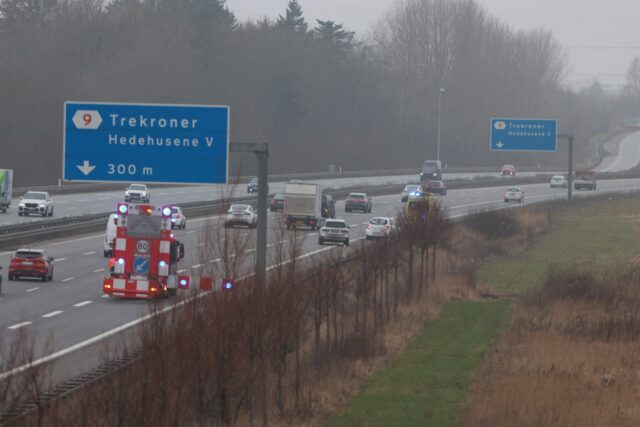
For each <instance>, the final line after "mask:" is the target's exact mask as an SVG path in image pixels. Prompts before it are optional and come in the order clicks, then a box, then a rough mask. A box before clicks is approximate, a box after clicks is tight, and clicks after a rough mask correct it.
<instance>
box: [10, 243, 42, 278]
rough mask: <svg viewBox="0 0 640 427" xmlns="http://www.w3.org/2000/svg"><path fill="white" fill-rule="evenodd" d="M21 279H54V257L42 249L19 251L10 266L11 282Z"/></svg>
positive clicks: (14, 255)
mask: <svg viewBox="0 0 640 427" xmlns="http://www.w3.org/2000/svg"><path fill="white" fill-rule="evenodd" d="M20 277H37V278H39V279H41V280H42V281H43V282H46V281H47V280H51V279H53V257H52V256H49V254H47V252H45V251H43V250H42V249H18V250H17V251H16V253H15V254H13V258H11V263H10V264H9V280H16V279H18V278H20Z"/></svg>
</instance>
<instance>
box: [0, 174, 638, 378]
mask: <svg viewBox="0 0 640 427" xmlns="http://www.w3.org/2000/svg"><path fill="white" fill-rule="evenodd" d="M639 186H640V179H626V180H609V181H603V182H602V183H601V184H600V185H599V187H598V188H599V190H598V191H597V192H578V193H577V196H578V197H580V196H589V195H593V194H602V193H603V192H608V191H612V192H616V191H633V190H635V189H637V188H638V187H639ZM522 188H523V189H524V190H525V193H526V195H525V199H526V203H529V202H532V201H543V200H548V199H550V198H562V197H565V193H564V192H563V191H562V190H559V189H554V190H551V189H550V188H549V186H548V184H531V185H524V186H522ZM503 191H504V187H490V188H476V189H461V190H451V191H450V192H449V193H448V194H447V196H444V197H439V199H440V200H441V201H442V202H443V204H444V206H445V207H446V208H447V209H448V211H449V215H450V216H451V217H461V216H464V215H465V214H467V213H468V212H470V211H474V210H477V209H484V208H486V209H495V208H503V207H505V206H508V207H516V206H519V204H509V205H506V204H505V203H504V202H503V199H502V196H503ZM526 203H525V204H526ZM402 206H403V205H402V203H401V202H400V195H399V194H397V195H391V196H381V197H375V198H374V200H373V212H372V213H371V214H361V213H347V214H345V213H344V204H343V203H342V202H339V203H338V204H337V207H336V209H337V216H338V217H343V218H345V219H346V220H347V222H348V223H349V224H350V225H351V226H352V229H351V239H352V241H354V242H355V241H357V240H358V239H362V237H363V235H364V234H363V232H364V224H366V222H367V221H368V219H369V218H370V217H372V216H385V215H395V214H396V213H397V212H398V211H399V210H401V209H402ZM273 216H274V214H270V217H273ZM205 223H206V219H204V218H202V219H198V220H191V221H189V223H188V227H187V229H186V230H176V232H175V233H176V235H177V237H178V239H179V240H181V241H182V242H184V243H185V249H186V254H187V257H186V258H185V260H183V262H182V263H181V267H180V268H181V269H183V270H185V273H188V274H191V275H193V276H196V275H198V273H199V269H201V268H202V267H203V266H202V263H203V261H204V262H209V263H212V264H214V263H216V262H220V261H216V259H205V260H202V259H201V258H200V257H199V255H198V252H199V249H200V248H201V247H200V246H199V244H200V242H199V236H200V234H201V232H202V231H203V227H204V225H205ZM244 232H246V233H249V234H250V235H253V234H254V233H255V230H246V231H243V232H242V233H244ZM301 234H303V235H306V236H307V237H306V239H304V241H303V245H302V253H303V254H309V253H316V252H318V251H328V250H332V249H331V248H332V246H319V245H318V244H317V232H311V231H308V232H303V233H301ZM102 239H103V234H94V235H89V236H83V237H77V238H73V239H67V240H58V241H51V242H44V243H43V244H42V245H41V246H40V247H41V248H44V249H46V250H47V251H48V252H49V253H50V254H51V255H52V256H54V257H55V258H56V261H55V272H54V280H53V281H52V282H46V283H42V282H38V281H27V280H21V281H17V282H9V281H6V280H5V282H4V284H3V293H2V295H1V299H0V334H1V335H2V337H3V339H4V340H5V341H4V342H5V344H11V342H12V341H13V339H14V338H15V337H16V335H17V333H18V332H19V331H27V332H29V333H32V334H34V335H35V345H36V355H37V356H41V355H44V354H51V353H54V352H58V351H61V350H64V349H66V348H70V347H72V346H76V345H78V344H79V343H82V342H85V341H87V340H90V339H92V338H94V337H96V336H101V334H104V333H105V332H107V331H110V330H113V329H115V328H118V327H121V326H122V325H125V324H127V323H129V322H132V321H135V320H136V319H139V318H141V317H143V316H145V315H147V314H148V309H149V302H147V301H138V300H131V301H130V300H120V299H112V298H104V297H103V295H102V277H103V275H104V273H105V268H106V262H105V258H103V257H102ZM268 242H269V243H273V234H272V233H270V236H269V240H268ZM252 249H253V248H252V247H249V249H248V251H249V253H248V254H247V261H246V263H245V266H244V267H245V271H249V270H250V269H251V263H252V262H253V258H252V256H253V254H252V253H251V251H252ZM270 249H271V252H270V253H271V255H270V256H271V257H272V252H273V247H271V248H270ZM336 250H337V249H336ZM10 256H11V253H7V252H5V253H1V254H0V265H3V266H7V265H8V262H9V260H10ZM5 271H6V270H5ZM5 275H6V274H5ZM218 279H220V278H218ZM170 303H171V300H169V301H168V302H167V301H159V304H161V305H163V306H164V305H166V304H170ZM49 338H51V339H52V345H51V347H46V342H47V340H48V339H49ZM45 348H46V352H45ZM100 353H101V346H95V347H92V349H91V351H90V352H89V354H83V357H82V360H81V362H80V363H79V364H78V361H77V360H74V361H73V362H72V363H69V364H66V362H65V360H66V359H62V360H60V361H58V362H57V363H56V369H57V370H59V371H60V372H61V373H65V372H66V373H69V374H77V373H78V369H81V368H84V369H86V368H90V367H93V366H94V365H95V364H97V363H98V362H99V361H100ZM69 360H72V359H69Z"/></svg>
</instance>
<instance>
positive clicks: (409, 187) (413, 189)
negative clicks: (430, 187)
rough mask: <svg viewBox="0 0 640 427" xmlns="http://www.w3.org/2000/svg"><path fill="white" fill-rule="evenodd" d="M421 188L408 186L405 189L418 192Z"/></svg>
mask: <svg viewBox="0 0 640 427" xmlns="http://www.w3.org/2000/svg"><path fill="white" fill-rule="evenodd" d="M419 188H420V186H419V185H407V186H406V187H404V189H405V190H406V191H416V190H418V189H419Z"/></svg>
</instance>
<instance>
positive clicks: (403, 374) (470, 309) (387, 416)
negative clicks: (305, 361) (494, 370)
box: [329, 301, 511, 427]
mask: <svg viewBox="0 0 640 427" xmlns="http://www.w3.org/2000/svg"><path fill="white" fill-rule="evenodd" d="M510 308H511V302H510V301H492V302H461V303H453V304H448V305H446V306H445V307H444V309H443V311H442V313H441V315H440V317H439V318H438V319H437V320H435V321H433V322H431V323H430V324H429V325H428V326H427V327H426V329H425V331H424V332H423V333H422V334H421V335H420V336H419V337H418V338H417V339H416V340H415V341H413V343H411V345H410V346H409V347H408V348H407V349H406V350H405V351H404V352H403V354H402V355H401V356H400V357H398V358H397V359H396V360H395V361H394V362H393V363H391V364H390V365H389V366H388V367H387V368H386V369H384V370H383V371H382V372H380V373H379V374H378V375H376V376H375V377H374V378H372V379H371V380H370V381H368V382H367V383H366V384H365V385H364V389H363V391H362V393H360V394H359V395H358V396H357V397H356V398H355V399H354V400H353V401H352V402H351V404H350V406H349V408H348V409H347V410H345V411H343V412H340V413H338V414H336V415H335V416H334V417H333V418H332V419H331V420H330V421H329V425H330V426H334V427H342V426H344V427H356V426H451V425H455V423H456V421H457V419H458V415H459V413H460V409H461V405H462V403H463V402H464V398H465V396H466V393H467V388H468V386H469V382H470V380H471V375H472V373H473V371H474V370H475V368H476V367H477V366H478V365H479V364H480V363H481V362H482V360H483V358H484V354H485V352H486V351H487V349H488V347H489V345H490V344H491V343H492V341H493V340H494V339H496V338H497V337H498V336H499V335H500V333H501V332H502V330H503V329H504V327H505V326H506V325H507V323H508V321H509V318H510Z"/></svg>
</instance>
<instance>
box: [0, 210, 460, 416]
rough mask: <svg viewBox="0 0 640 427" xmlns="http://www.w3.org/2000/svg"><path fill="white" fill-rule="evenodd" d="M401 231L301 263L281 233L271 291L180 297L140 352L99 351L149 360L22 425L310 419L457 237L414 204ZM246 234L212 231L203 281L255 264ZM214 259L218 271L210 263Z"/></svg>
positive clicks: (31, 384)
mask: <svg viewBox="0 0 640 427" xmlns="http://www.w3.org/2000/svg"><path fill="white" fill-rule="evenodd" d="M398 225H399V226H398V230H397V232H396V233H395V234H392V235H391V236H390V238H388V239H381V240H378V241H375V242H364V241H361V242H358V243H359V244H355V245H351V247H350V248H345V247H334V248H330V249H327V250H326V251H324V252H323V253H320V254H317V255H316V256H313V257H300V255H301V249H302V243H303V242H304V240H305V237H304V235H303V233H300V232H296V231H295V230H294V231H287V230H286V229H285V227H283V226H282V224H274V226H273V228H272V233H271V234H272V239H271V240H272V243H271V255H272V256H271V262H272V265H274V267H272V268H271V269H270V270H269V274H268V280H267V285H266V286H263V285H262V284H261V283H258V282H257V281H256V280H255V279H254V278H253V276H251V277H249V278H246V279H244V280H242V281H241V282H238V283H236V286H235V288H234V289H233V290H231V291H224V290H219V291H216V292H213V293H210V294H207V295H206V297H197V298H190V299H185V301H184V305H183V306H182V307H181V308H180V309H177V310H173V311H171V312H170V313H169V314H163V315H157V316H155V317H154V318H153V319H152V320H151V321H148V322H146V323H145V324H144V326H143V327H142V328H140V330H139V332H138V335H139V336H138V337H137V339H136V340H135V341H136V345H135V346H133V345H123V344H122V345H119V346H118V348H114V346H113V344H112V345H111V348H105V349H104V354H109V355H112V356H113V355H116V354H118V355H121V354H126V353H127V352H131V351H133V350H132V349H134V348H135V349H139V348H141V349H142V350H143V354H144V356H143V357H141V358H140V359H138V360H137V361H136V362H134V363H132V364H129V365H128V366H127V367H125V368H123V369H121V370H119V371H118V372H117V373H116V374H112V375H108V376H106V377H104V378H103V379H101V380H99V381H97V382H94V383H92V384H90V385H88V386H85V387H83V388H81V389H79V390H78V391H76V392H74V393H72V394H70V395H69V396H68V397H65V398H64V399H58V400H55V401H54V402H52V403H50V404H47V405H44V404H42V402H40V404H41V407H40V408H39V410H38V411H35V412H36V413H37V416H36V415H31V416H30V417H26V419H25V417H22V418H21V419H20V420H19V421H18V423H19V425H48V426H73V425H91V426H131V425H135V426H164V425H167V426H171V425H174V426H178V425H180V426H182V425H199V426H228V425H249V426H252V425H258V424H260V425H268V424H269V423H273V422H274V421H277V422H278V423H280V422H283V421H284V422H292V423H294V424H295V423H296V422H299V421H301V420H303V419H304V417H305V416H308V415H310V414H311V413H313V412H314V411H315V410H316V409H317V397H318V396H316V394H314V388H315V387H316V386H317V385H318V384H319V383H320V382H321V381H322V380H323V378H325V377H326V375H327V374H329V373H331V372H332V371H333V372H336V370H341V369H342V370H348V369H349V367H351V366H353V363H354V362H355V361H357V360H361V359H367V358H371V357H374V356H376V355H380V354H381V353H382V352H383V351H384V349H383V348H382V345H381V340H380V337H381V333H382V332H383V330H384V328H385V326H386V325H387V324H388V323H389V322H393V320H394V318H395V317H396V314H397V312H398V307H399V306H402V305H407V304H415V303H416V302H419V301H420V300H422V299H424V298H425V295H426V290H427V287H428V286H429V285H430V283H431V282H432V281H433V280H436V275H435V265H436V262H435V261H436V255H437V251H438V247H439V246H441V245H443V244H444V243H445V242H446V241H447V239H448V237H449V235H450V233H451V224H450V222H449V221H448V220H447V219H446V217H445V215H444V212H443V210H442V209H441V208H440V206H439V205H438V204H437V203H433V204H428V203H424V204H422V203H419V204H416V205H414V206H413V209H412V211H411V212H410V214H408V215H405V214H401V215H400V217H399V218H398ZM222 233H224V234H222ZM245 234H246V233H243V232H241V231H239V230H230V229H225V228H223V227H219V226H218V225H217V224H215V223H210V225H209V227H208V229H207V232H206V233H204V235H203V237H202V243H203V244H204V245H203V250H202V252H201V258H202V262H203V264H206V267H205V269H209V271H208V273H210V274H214V275H218V276H224V277H232V276H233V275H234V274H238V273H239V272H240V271H241V270H242V268H243V266H245V267H246V266H247V265H249V264H251V261H252V260H251V258H250V256H249V255H247V256H241V254H250V253H251V251H248V250H246V248H247V247H248V246H249V244H250V242H251V240H250V239H245V238H243V235H245ZM212 256H216V257H217V259H218V260H219V262H216V263H212V262H207V260H211V259H212ZM215 266H218V267H217V269H215V268H214V267H215ZM202 295H203V294H200V296H202ZM157 309H158V308H157V307H156V308H155V310H157ZM27 353H28V352H27ZM23 361H24V360H22V362H23ZM49 369H51V368H49ZM36 377H37V378H36ZM47 377H48V372H47V369H40V370H39V371H37V374H33V373H31V374H26V375H24V376H16V377H15V378H14V379H13V384H12V387H7V386H6V382H5V383H4V384H5V385H4V386H2V385H1V384H0V390H2V391H4V392H5V394H4V395H0V397H1V398H2V399H3V400H2V404H3V407H2V409H3V410H4V411H7V410H9V409H11V408H10V406H11V405H15V404H16V403H17V402H18V401H19V400H20V397H24V396H34V395H37V392H41V391H43V390H42V389H43V388H44V387H46V385H47V380H46V378H47ZM27 389H29V392H28V393H26V392H25V390H27ZM36 404H38V402H36Z"/></svg>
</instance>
